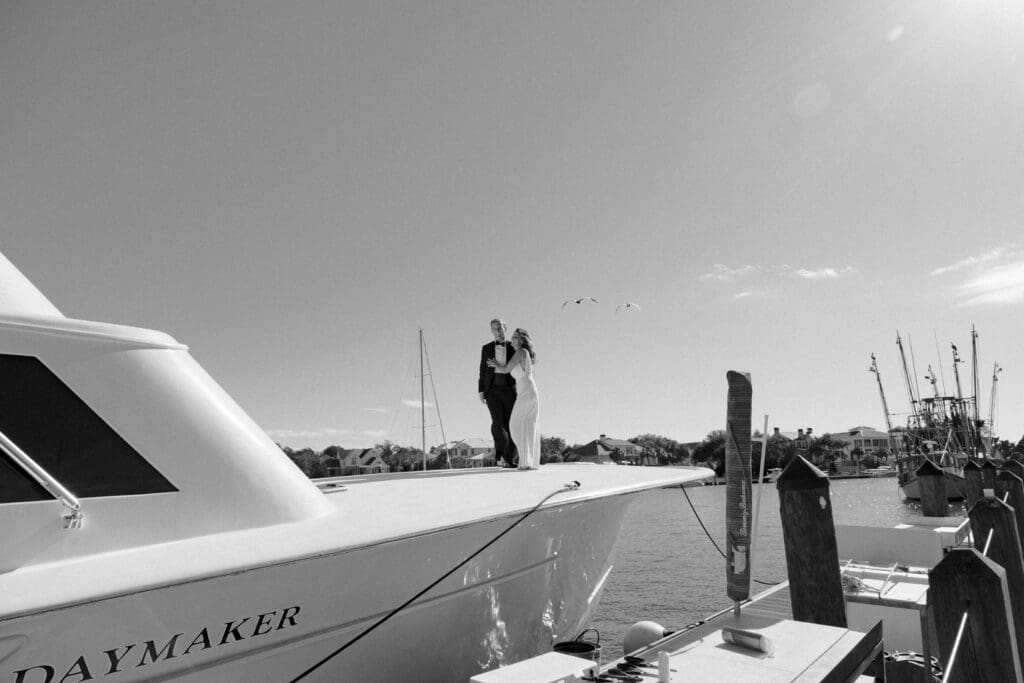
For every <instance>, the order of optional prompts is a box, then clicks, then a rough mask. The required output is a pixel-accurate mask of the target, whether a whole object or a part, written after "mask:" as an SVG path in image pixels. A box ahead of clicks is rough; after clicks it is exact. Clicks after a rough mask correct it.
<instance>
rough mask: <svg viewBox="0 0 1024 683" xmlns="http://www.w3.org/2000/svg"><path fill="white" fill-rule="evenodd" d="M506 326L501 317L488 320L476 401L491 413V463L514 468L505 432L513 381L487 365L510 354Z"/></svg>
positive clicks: (512, 401) (512, 451) (512, 446)
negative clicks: (489, 338) (490, 338)
mask: <svg viewBox="0 0 1024 683" xmlns="http://www.w3.org/2000/svg"><path fill="white" fill-rule="evenodd" d="M507 330H508V325H506V324H505V321H504V320H502V319H501V318H495V319H494V320H492V321H491V334H493V335H494V341H492V342H488V343H487V344H484V346H483V348H482V349H481V350H480V379H479V380H478V381H477V389H476V390H477V391H478V392H479V394H480V402H481V403H485V404H487V410H489V411H490V412H491V436H492V437H494V459H495V464H497V463H499V462H504V466H505V467H515V466H516V464H517V461H518V457H517V455H518V454H517V453H516V445H515V444H514V443H512V437H511V435H510V434H509V431H508V418H509V417H510V416H511V415H512V406H513V405H515V402H516V380H515V379H514V378H513V377H512V375H510V374H507V373H501V372H495V371H494V368H492V367H490V366H489V365H487V361H488V360H489V359H491V358H494V359H495V360H497V361H498V362H499V363H501V364H502V365H504V364H505V363H507V362H508V359H509V358H511V357H512V354H513V353H514V352H515V349H513V348H512V344H510V343H509V342H507V341H505V332H506V331H507Z"/></svg>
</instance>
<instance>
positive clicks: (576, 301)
mask: <svg viewBox="0 0 1024 683" xmlns="http://www.w3.org/2000/svg"><path fill="white" fill-rule="evenodd" d="M584 301H593V302H594V303H595V304H596V303H597V299H595V298H594V297H592V296H581V297H580V298H579V299H566V301H565V303H563V304H562V308H565V307H566V306H568V305H569V304H581V303H583V302H584Z"/></svg>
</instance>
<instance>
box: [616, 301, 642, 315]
mask: <svg viewBox="0 0 1024 683" xmlns="http://www.w3.org/2000/svg"><path fill="white" fill-rule="evenodd" d="M620 308H635V309H636V310H638V311H642V310H644V309H642V308H640V304H635V303H633V302H632V301H627V302H626V303H624V304H619V305H618V306H616V307H615V312H616V313H618V312H619V309H620Z"/></svg>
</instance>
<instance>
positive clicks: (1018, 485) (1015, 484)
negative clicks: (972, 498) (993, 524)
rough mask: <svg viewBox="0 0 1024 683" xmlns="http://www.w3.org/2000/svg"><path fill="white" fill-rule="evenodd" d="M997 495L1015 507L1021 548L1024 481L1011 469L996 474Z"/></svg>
mask: <svg viewBox="0 0 1024 683" xmlns="http://www.w3.org/2000/svg"><path fill="white" fill-rule="evenodd" d="M996 497H997V498H999V500H1003V498H1004V497H1005V498H1006V500H1005V501H1003V502H1005V503H1006V504H1007V505H1009V506H1010V507H1011V508H1013V513H1014V514H1013V516H1014V519H1016V520H1017V535H1018V537H1019V538H1020V544H1021V548H1024V481H1022V480H1021V478H1020V477H1018V476H1017V475H1016V474H1013V473H1012V472H1010V471H1009V470H1003V471H1002V472H1000V473H999V474H997V475H996ZM1022 626H1024V624H1022Z"/></svg>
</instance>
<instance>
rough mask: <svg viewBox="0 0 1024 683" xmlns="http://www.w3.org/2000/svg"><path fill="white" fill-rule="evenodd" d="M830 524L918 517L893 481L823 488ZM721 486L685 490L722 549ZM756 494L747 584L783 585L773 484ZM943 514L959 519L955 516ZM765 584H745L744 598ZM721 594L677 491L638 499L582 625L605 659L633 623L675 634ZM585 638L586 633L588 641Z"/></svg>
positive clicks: (705, 546) (711, 559) (724, 601)
mask: <svg viewBox="0 0 1024 683" xmlns="http://www.w3.org/2000/svg"><path fill="white" fill-rule="evenodd" d="M829 484H830V486H829V491H830V493H831V497H832V515H833V518H834V520H835V523H836V524H863V525H871V526H891V525H893V524H896V523H898V522H901V521H906V519H907V518H908V517H911V516H913V515H916V514H919V512H918V508H917V507H916V506H912V505H911V504H907V503H904V502H903V500H902V497H901V496H900V494H899V490H898V489H897V487H896V479H895V478H882V479H837V480H832V481H831V482H829ZM725 490H726V487H725V486H698V487H695V488H689V489H686V494H687V495H689V498H690V501H691V502H692V503H693V506H694V508H696V511H697V514H698V515H699V516H700V519H701V520H702V521H703V522H704V525H705V526H706V527H707V529H708V531H709V532H710V534H711V536H712V538H714V539H715V542H716V543H718V546H719V547H720V548H722V550H723V551H724V550H725V542H724V539H725ZM758 493H760V495H761V505H760V517H761V521H760V523H759V525H758V538H757V540H756V541H755V543H756V547H755V549H754V553H755V555H754V559H753V578H754V579H757V580H760V581H763V582H766V583H776V582H778V581H783V580H785V579H786V551H785V548H784V547H783V543H782V526H781V523H780V521H779V496H778V491H777V490H776V488H775V485H774V484H767V485H763V486H762V485H755V486H754V487H753V502H754V503H755V505H756V503H757V499H758ZM951 514H962V510H956V511H954V512H952V513H951ZM767 587H768V586H766V585H764V584H759V583H756V582H755V583H752V584H751V595H754V594H756V593H758V592H760V591H762V590H764V589H765V588H767ZM731 604H732V603H731V601H730V600H729V598H728V596H727V595H726V592H725V559H724V558H723V557H722V556H721V555H720V554H719V552H718V551H717V550H716V549H715V547H714V545H712V543H711V541H709V540H708V538H707V536H706V535H705V534H704V531H703V530H702V529H701V526H700V523H699V522H698V521H697V518H696V517H695V516H694V513H693V510H691V509H690V506H689V504H687V502H686V497H685V496H684V495H683V492H682V491H681V490H680V489H663V490H659V491H652V492H650V493H646V494H644V495H641V496H638V497H637V498H636V499H635V500H634V502H633V504H632V505H631V506H630V510H629V512H628V513H627V515H626V519H625V521H624V523H623V525H622V533H621V534H620V535H619V541H618V546H617V549H616V554H615V559H614V569H612V573H611V576H610V577H609V579H608V584H607V586H606V587H605V591H604V595H603V597H602V598H601V604H600V605H599V606H598V608H597V613H596V614H595V616H594V618H593V619H592V620H591V623H590V625H591V626H592V627H594V628H596V629H598V631H600V634H601V641H602V645H603V646H604V647H603V651H604V653H605V654H606V657H607V656H610V657H618V656H620V655H621V654H622V636H623V635H624V634H625V632H626V630H627V629H628V628H629V627H630V626H631V625H632V624H633V623H635V622H637V621H644V620H651V621H656V622H658V623H660V624H661V625H662V626H665V627H666V628H671V629H675V628H679V627H681V626H685V625H686V624H688V623H691V622H694V621H697V620H699V619H703V618H705V617H706V616H708V615H710V614H713V613H714V612H717V611H719V610H722V609H725V608H726V607H729V606H730V605H731ZM592 635H593V634H588V636H592Z"/></svg>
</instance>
